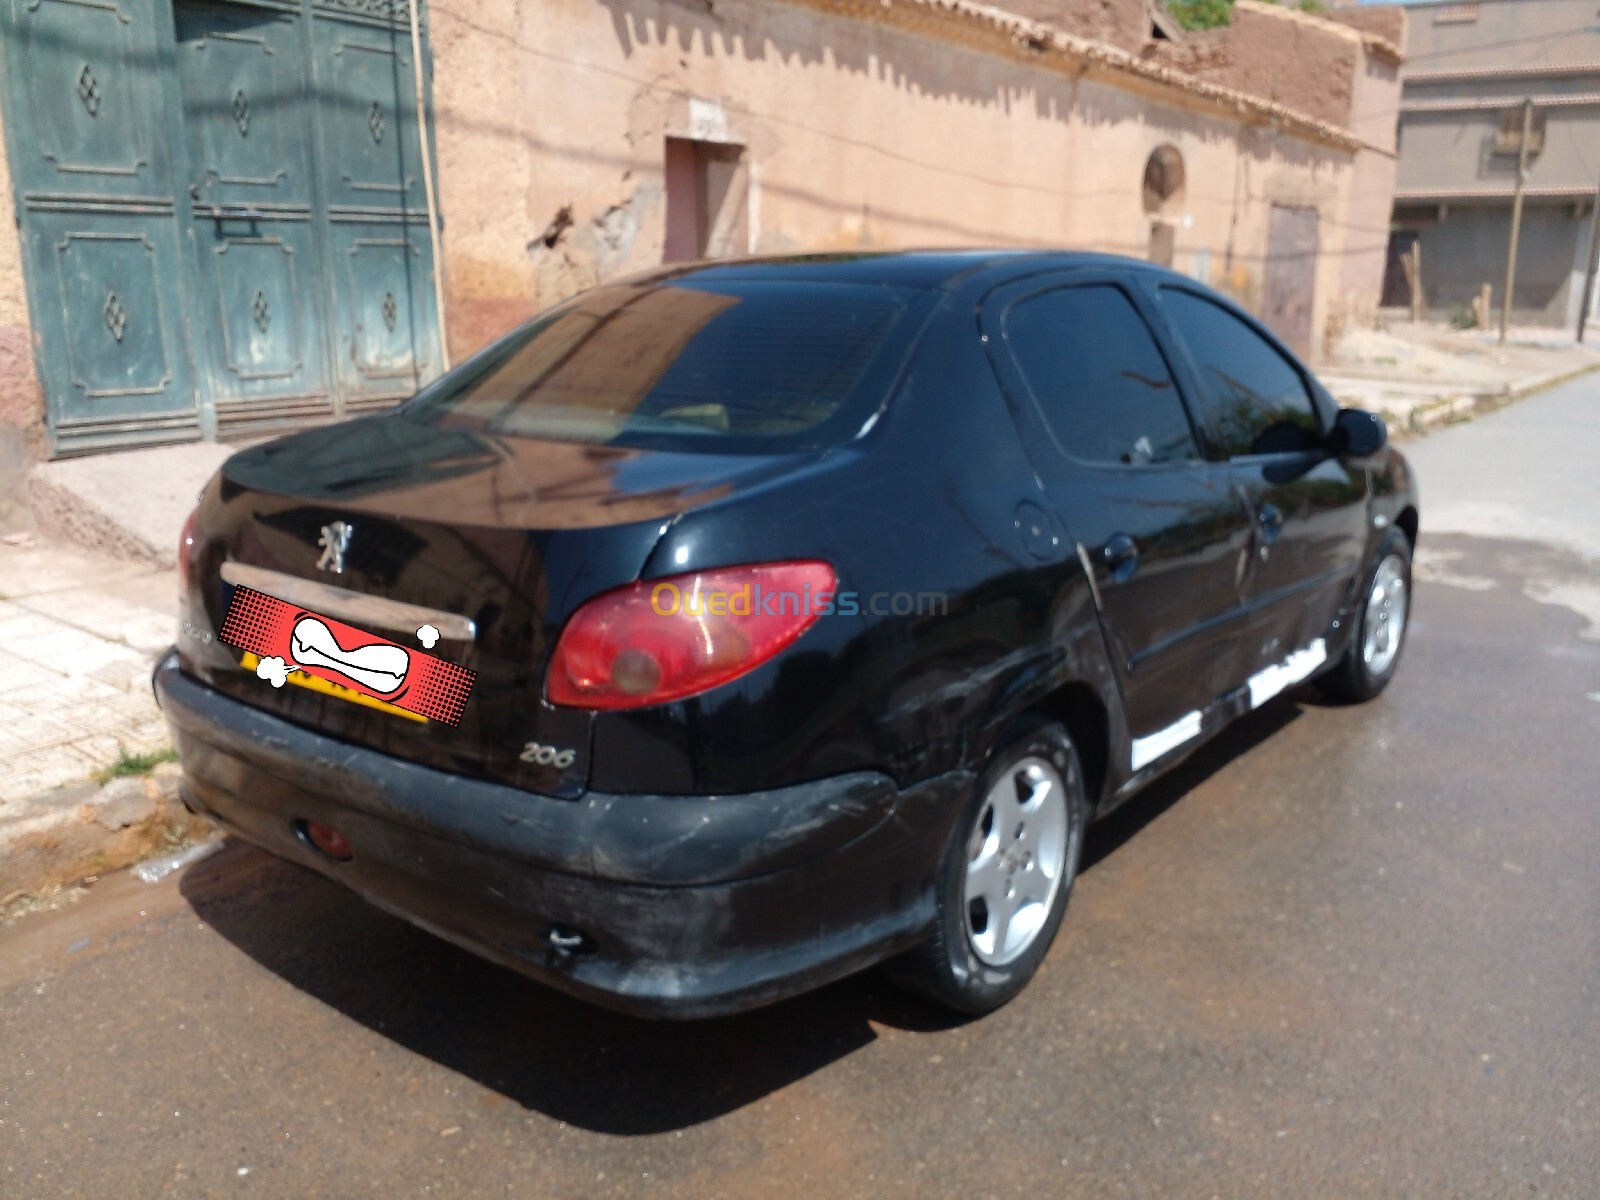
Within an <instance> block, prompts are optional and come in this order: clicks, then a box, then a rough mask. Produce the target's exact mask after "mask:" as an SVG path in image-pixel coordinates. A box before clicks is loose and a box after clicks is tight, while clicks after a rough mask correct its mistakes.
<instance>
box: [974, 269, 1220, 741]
mask: <svg viewBox="0 0 1600 1200" xmlns="http://www.w3.org/2000/svg"><path fill="white" fill-rule="evenodd" d="M1147 303H1148V301H1147V300H1146V299H1144V298H1142V297H1140V296H1139V295H1138V294H1137V292H1136V291H1134V290H1133V289H1130V288H1128V287H1126V286H1124V284H1123V283H1122V282H1121V280H1120V279H1119V277H1117V276H1115V275H1110V274H1107V275H1083V274H1074V275H1072V276H1068V277H1060V276H1058V277H1054V278H1050V279H1046V280H1044V281H1039V280H1033V281H1028V282H1025V283H1022V284H1018V285H1013V286H1012V287H1010V288H1007V289H1004V290H1002V291H1001V292H998V293H996V294H995V295H994V296H993V297H991V298H990V300H989V302H988V303H987V304H986V306H985V310H984V314H983V317H982V321H983V328H984V332H985V334H986V336H987V337H988V340H989V347H990V350H991V352H992V357H993V359H994V361H995V364H996V369H997V371H998V373H999V374H1000V377H1001V380H1002V382H1003V383H1004V384H1005V386H1006V390H1007V392H1008V393H1009V394H1010V396H1011V399H1012V410H1013V412H1014V413H1015V414H1016V415H1017V419H1018V423H1019V428H1020V431H1021V433H1022V437H1023V440H1024V442H1025V443H1026V445H1027V447H1028V450H1029V454H1030V457H1031V458H1032V461H1033V463H1034V468H1035V470H1036V471H1037V472H1038V474H1039V478H1040V481H1041V483H1042V484H1043V486H1044V489H1045V492H1046V494H1047V495H1048V498H1049V500H1050V501H1051V503H1052V505H1053V506H1054V508H1055V510H1056V512H1057V515H1058V516H1059V517H1060V519H1061V521H1062V522H1063V524H1064V525H1065V526H1066V528H1067V530H1068V536H1070V537H1071V538H1073V539H1074V541H1075V542H1076V544H1077V549H1078V553H1079V556H1080V558H1081V559H1082V561H1083V563H1084V568H1085V570H1086V571H1087V572H1089V574H1090V577H1091V579H1092V580H1093V581H1094V585H1095V589H1096V599H1097V602H1098V604H1099V607H1100V613H1101V619H1102V627H1103V629H1104V632H1105V635H1106V641H1107V644H1108V646H1109V647H1110V648H1111V651H1112V658H1113V659H1114V661H1115V662H1116V665H1117V669H1118V672H1119V675H1120V679H1119V682H1120V684H1121V688H1122V693H1123V700H1124V706H1125V708H1126V711H1127V715H1128V723H1129V727H1130V731H1131V733H1132V735H1133V737H1134V745H1133V754H1132V758H1133V761H1132V766H1133V768H1134V769H1135V770H1137V769H1139V768H1140V767H1142V766H1144V765H1145V764H1146V763H1147V762H1150V761H1152V760H1153V759H1155V758H1157V757H1159V756H1160V755H1161V754H1163V753H1165V752H1166V751H1167V750H1170V749H1175V748H1176V747H1178V746H1180V745H1182V744H1184V743H1185V742H1187V741H1189V740H1191V739H1192V738H1194V737H1197V736H1198V735H1199V732H1200V718H1201V714H1202V712H1203V711H1204V709H1205V708H1206V707H1207V706H1208V705H1209V704H1210V703H1211V702H1212V701H1213V700H1215V699H1216V698H1217V696H1218V695H1219V694H1220V693H1221V692H1222V691H1223V690H1225V689H1226V687H1227V686H1228V685H1229V682H1230V681H1229V680H1228V679H1227V678H1226V677H1225V674H1223V673H1219V672H1218V670H1217V666H1218V664H1217V661H1216V656H1215V655H1214V654H1213V652H1212V646H1213V644H1214V642H1215V641H1216V639H1217V638H1219V637H1221V636H1224V635H1225V633H1226V630H1227V629H1228V627H1229V625H1230V623H1231V621H1232V620H1233V619H1235V618H1236V617H1237V616H1238V615H1239V612H1240V606H1241V600H1242V593H1241V584H1242V572H1243V570H1244V565H1245V564H1244V559H1245V555H1246V553H1247V551H1248V544H1249V538H1250V534H1249V528H1248V525H1247V522H1246V518H1245V513H1244V510H1243V509H1242V507H1241V506H1240V505H1239V502H1238V499H1237V497H1236V495H1235V494H1234V492H1233V491H1232V489H1231V486H1230V482H1229V478H1228V468H1227V467H1226V466H1225V465H1222V464H1211V463H1208V462H1206V461H1205V460H1204V458H1203V456H1202V453H1201V450H1200V446H1199V442H1198V439H1197V438H1196V436H1195V431H1194V428H1193V425H1192V422H1191V418H1190V415H1189V413H1188V410H1187V408H1186V407H1185V404H1184V401H1183V398H1182V397H1181V396H1180V394H1179V391H1178V387H1177V385H1176V381H1175V378H1174V374H1173V371H1172V369H1171V367H1170V365H1169V363H1168V362H1167V360H1166V358H1165V357H1164V355H1163V353H1162V351H1161V349H1160V348H1159V346H1158V344H1157V342H1156V339H1155V337H1154V336H1153V335H1152V333H1151V330H1150V327H1149V325H1148V323H1147V321H1146V316H1145V306H1146V305H1147Z"/></svg>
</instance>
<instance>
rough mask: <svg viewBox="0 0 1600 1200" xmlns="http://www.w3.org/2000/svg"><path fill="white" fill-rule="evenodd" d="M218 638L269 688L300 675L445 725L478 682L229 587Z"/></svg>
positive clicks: (351, 629)
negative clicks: (230, 591) (243, 657)
mask: <svg viewBox="0 0 1600 1200" xmlns="http://www.w3.org/2000/svg"><path fill="white" fill-rule="evenodd" d="M217 640H218V641H221V642H224V643H226V644H227V645H229V646H233V647H234V648H236V649H239V650H243V651H244V652H245V655H246V661H245V663H244V666H246V667H247V668H253V669H254V670H255V672H256V674H257V675H259V676H260V677H261V678H262V679H265V680H267V681H268V682H269V683H271V684H272V686H273V687H282V686H283V685H284V684H285V683H286V682H293V683H300V682H302V679H297V678H295V676H296V675H300V676H302V677H309V679H305V682H307V683H309V682H310V681H311V680H316V681H319V682H322V683H323V684H324V686H323V687H317V688H315V690H317V691H329V692H333V693H334V694H338V693H339V691H341V690H348V691H353V692H356V693H358V694H359V696H363V697H370V700H371V701H376V702H378V703H376V704H375V705H373V706H374V707H379V708H384V709H391V710H393V709H398V710H400V711H401V712H402V713H403V714H414V715H415V716H418V717H426V718H428V719H431V720H434V721H443V722H444V723H445V724H447V725H456V724H459V723H460V721H461V712H462V710H463V709H464V708H465V707H466V703H467V697H468V696H470V695H471V694H472V685H473V684H474V683H475V682H476V681H477V678H478V676H477V673H476V672H474V671H469V670H467V669H466V668H465V667H459V666H457V665H456V664H455V663H449V662H445V661H444V660H443V659H442V658H435V657H434V656H433V655H431V654H425V653H423V652H422V651H421V650H413V649H411V648H410V647H408V646H401V645H398V644H396V643H395V642H391V641H389V640H388V639H387V638H381V637H379V636H378V635H376V634H373V633H368V632H367V631H366V630H364V629H357V628H356V627H355V626H354V625H346V624H345V623H344V622H343V621H335V620H334V619H333V618H332V617H324V616H322V615H321V614H319V613H314V612H311V611H309V610H307V609H303V608H297V607H295V606H294V605H293V604H286V603H284V602H283V601H282V600H279V599H277V598H275V597H273V596H269V595H267V594H266V593H265V592H258V591H256V590H255V589H253V588H248V587H239V588H235V589H234V593H233V600H232V602H231V603H230V604H229V605H228V615H227V617H226V618H225V619H224V620H223V622H222V631H221V632H220V633H219V634H218V635H217ZM252 658H253V659H254V660H255V661H253V662H252V661H250V660H251V659H252ZM326 684H334V685H336V688H329V687H326V686H325V685H326ZM346 698H348V699H356V697H355V696H349V697H346Z"/></svg>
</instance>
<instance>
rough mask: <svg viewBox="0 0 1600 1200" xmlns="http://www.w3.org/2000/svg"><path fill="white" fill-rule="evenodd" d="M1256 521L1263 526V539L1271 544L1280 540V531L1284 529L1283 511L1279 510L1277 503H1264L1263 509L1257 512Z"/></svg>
mask: <svg viewBox="0 0 1600 1200" xmlns="http://www.w3.org/2000/svg"><path fill="white" fill-rule="evenodd" d="M1256 522H1257V523H1258V524H1259V525H1260V526H1261V540H1262V541H1263V542H1265V543H1266V544H1267V545H1269V546H1270V545H1272V543H1273V542H1275V541H1277V540H1278V533H1279V532H1280V531H1281V530H1282V529H1283V513H1281V512H1279V511H1278V506H1277V505H1276V504H1263V505H1262V506H1261V511H1259V512H1258V513H1256Z"/></svg>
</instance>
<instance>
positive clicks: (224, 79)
mask: <svg viewBox="0 0 1600 1200" xmlns="http://www.w3.org/2000/svg"><path fill="white" fill-rule="evenodd" d="M174 15H175V18H176V28H177V59H178V83H179V89H180V92H181V94H182V97H183V118H184V132H185V134H186V137H185V150H186V152H187V156H188V163H189V181H188V192H189V205H188V207H189V212H190V216H191V219H192V220H191V226H190V238H191V240H192V242H193V244H194V252H195V259H196V263H195V267H196V279H195V282H196V284H197V285H198V286H197V287H196V289H195V292H196V301H197V304H196V308H197V312H196V315H197V317H198V318H199V320H198V322H197V328H198V329H199V331H200V332H201V341H202V345H201V347H200V353H199V357H200V361H201V362H202V364H203V365H204V367H205V371H206V376H207V379H208V380H209V382H210V387H211V395H212V400H213V403H214V404H215V407H216V413H217V425H218V429H219V431H220V432H221V433H223V434H224V435H239V434H241V433H255V432H264V431H267V430H270V429H274V428H279V427H282V426H284V425H287V424H291V423H300V422H303V421H305V420H308V419H316V418H319V417H320V418H323V419H326V418H328V417H331V416H332V415H333V412H334V402H333V398H332V396H331V395H330V392H329V378H328V376H329V372H328V369H327V343H326V339H325V336H324V330H323V324H324V321H323V312H324V307H325V301H324V298H323V295H324V282H323V271H322V268H321V264H320V261H319V247H318V244H317V237H316V225H315V213H316V204H315V195H314V180H313V174H312V161H313V160H312V154H311V149H310V146H309V143H308V139H307V137H306V131H307V128H308V122H307V119H306V108H305V105H306V101H307V89H306V85H305V71H304V48H303V44H302V33H301V26H300V23H301V20H302V18H301V17H300V16H298V15H297V14H295V13H293V12H284V11H280V10H277V9H272V8H263V7H258V6H255V5H244V4H216V3H198V2H195V0H179V3H178V4H177V5H176V6H175V10H174Z"/></svg>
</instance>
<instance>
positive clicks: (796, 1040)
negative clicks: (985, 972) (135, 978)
mask: <svg viewBox="0 0 1600 1200" xmlns="http://www.w3.org/2000/svg"><path fill="white" fill-rule="evenodd" d="M1296 715H1298V710H1297V709H1296V708H1295V707H1294V706H1292V705H1289V704H1279V705H1274V706H1272V708H1270V709H1267V710H1263V711H1262V712H1259V713H1255V714H1252V715H1251V716H1250V717H1248V718H1246V719H1244V720H1242V721H1240V722H1239V723H1237V724H1236V725H1235V726H1234V727H1233V728H1232V729H1229V730H1227V731H1225V732H1224V733H1223V734H1222V735H1221V736H1220V737H1219V738H1218V739H1217V740H1216V741H1214V742H1212V743H1210V744H1209V745H1207V746H1205V747H1203V748H1202V749H1201V750H1200V751H1199V752H1197V753H1196V754H1195V756H1194V757H1192V758H1191V759H1190V760H1189V761H1188V762H1187V763H1185V764H1184V765H1182V766H1181V767H1180V768H1178V769H1177V770H1176V771H1175V772H1174V773H1173V774H1172V775H1170V776H1168V777H1167V778H1166V779H1163V780H1161V781H1159V782H1157V783H1156V784H1154V785H1152V786H1151V787H1149V788H1147V789H1146V790H1145V791H1144V792H1143V793H1141V794H1140V795H1139V796H1137V797H1136V798H1134V799H1133V800H1131V801H1130V802H1129V803H1128V804H1126V805H1124V806H1123V807H1122V808H1121V809H1119V810H1118V811H1117V812H1116V813H1115V814H1113V815H1112V816H1110V817H1108V818H1107V819H1106V820H1105V821H1104V822H1102V823H1100V824H1099V825H1097V826H1096V827H1095V829H1094V831H1093V832H1092V833H1091V836H1090V839H1089V841H1088V843H1087V846H1086V855H1087V857H1086V860H1085V865H1086V868H1089V869H1092V866H1093V864H1094V863H1097V862H1099V861H1101V860H1103V859H1105V858H1106V857H1108V856H1109V855H1111V854H1113V853H1115V851H1116V850H1117V849H1118V848H1119V847H1120V846H1122V845H1123V844H1124V843H1126V842H1127V841H1128V840H1129V839H1130V838H1131V837H1132V836H1133V835H1134V834H1135V833H1136V832H1137V831H1138V830H1139V829H1140V828H1142V827H1143V826H1144V825H1145V824H1148V823H1149V822H1150V821H1153V820H1155V819H1156V818H1157V817H1158V816H1160V814H1161V813H1163V812H1165V811H1166V810H1167V809H1169V808H1170V807H1172V805H1174V804H1175V803H1177V801H1178V800H1180V799H1181V798H1182V797H1183V796H1184V795H1185V794H1187V793H1188V792H1189V791H1190V790H1191V789H1193V788H1194V787H1196V786H1197V785H1198V784H1200V783H1202V782H1203V781H1204V780H1205V779H1206V778H1207V777H1209V776H1210V775H1211V774H1212V773H1214V772H1215V771H1217V770H1219V769H1220V768H1221V767H1222V766H1224V765H1226V763H1228V762H1229V761H1231V760H1232V759H1233V758H1234V757H1236V756H1237V755H1239V754H1241V753H1244V752H1245V751H1248V750H1249V749H1251V748H1252V747H1254V746H1255V745H1256V744H1258V743H1259V742H1261V741H1262V740H1264V739H1266V738H1268V737H1270V736H1271V735H1272V734H1273V733H1275V732H1276V731H1277V730H1278V729H1280V728H1282V727H1283V726H1284V725H1286V724H1288V723H1289V722H1290V721H1292V720H1293V719H1294V717H1295V716H1296ZM181 888H182V891H183V895H184V896H185V898H186V899H187V900H188V902H189V903H190V905H191V906H192V907H193V909H194V911H195V913H196V914H197V915H198V916H199V917H200V918H201V919H202V920H203V921H205V922H206V923H207V924H209V925H210V926H211V927H212V928H213V929H215V930H216V931H217V932H218V933H219V934H221V935H222V936H223V937H224V938H226V939H227V940H228V941H229V942H231V943H232V944H233V945H235V946H237V947H238V948H239V949H240V950H242V951H243V952H244V953H245V954H246V955H248V956H249V957H250V958H251V959H253V960H254V961H256V962H257V963H259V964H261V965H262V966H263V967H265V968H266V969H267V970H269V971H271V972H272V973H273V974H275V975H277V976H279V977H280V978H282V979H284V980H285V981H287V982H288V983H290V984H291V985H293V986H294V987H295V988H297V989H298V990H300V991H301V992H303V993H305V994H307V995H309V996H311V997H313V998H314V999H316V1000H318V1001H320V1002H322V1003H323V1004H325V1005H327V1006H328V1007H330V1008H332V1009H334V1010H335V1011H337V1012H339V1013H341V1014H343V1015H344V1016H345V1017H348V1018H349V1019H350V1020H353V1021H356V1022H358V1023H360V1024H361V1025H363V1026H365V1027H367V1028H368V1029H370V1030H373V1031H375V1032H377V1033H378V1034H380V1035H381V1036H383V1037H385V1038H388V1039H391V1040H392V1041H393V1042H395V1043H396V1044H398V1045H400V1046H402V1047H404V1048H405V1049H406V1050H408V1051H410V1052H411V1053H413V1054H417V1055H420V1056H422V1057H424V1058H427V1059H430V1060H432V1061H433V1062H435V1063H438V1064H439V1065H441V1066H443V1067H446V1068H448V1069H449V1070H451V1071H454V1072H456V1073H458V1074H460V1075H464V1076H466V1077H467V1078H469V1079H472V1080H474V1081H476V1082H477V1083H479V1084H481V1085H482V1086H484V1087H486V1088H491V1089H493V1090H494V1091H496V1092H498V1093H500V1094H501V1095H503V1096H505V1097H507V1098H508V1099H510V1100H512V1101H514V1102H515V1103H517V1104H520V1105H522V1106H524V1107H525V1108H528V1109H530V1110H534V1111H537V1112H541V1113H544V1114H546V1115H548V1116H550V1117H552V1118H554V1119H556V1120H560V1121H565V1122H567V1123H568V1124H571V1125H574V1126H577V1127H579V1128H583V1129H589V1130H593V1131H596V1132H602V1133H609V1134H614V1135H619V1136H630V1135H641V1134H650V1133H660V1132H663V1131H667V1130H674V1129H681V1128H684V1127H687V1126H691V1125H695V1124H698V1123H701V1122H704V1121H707V1120H711V1119H713V1118H716V1117H719V1116H722V1115H724V1114H726V1113H728V1112H731V1111H734V1110H736V1109H739V1108H741V1107H743V1106H745V1105H748V1104H751V1103H753V1102H755V1101H757V1100H759V1099H761V1098H762V1097H764V1096H766V1095H768V1094H770V1093H772V1092H774V1091H777V1090H778V1089H780V1088H782V1087H785V1086H786V1085H788V1084H790V1083H793V1082H795V1081H797V1080H799V1079H803V1078H805V1077H806V1076H808V1075H810V1074H812V1073H813V1072H815V1071H818V1070H820V1069H822V1068H823V1067H826V1066H827V1065H829V1064H830V1063H833V1062H836V1061H838V1060H840V1059H843V1058H845V1057H847V1056H848V1055H850V1054H852V1053H854V1052H855V1051H857V1050H859V1049H861V1048H862V1047H863V1046H866V1045H868V1044H869V1043H871V1042H872V1041H873V1040H874V1039H875V1038H877V1037H878V1036H879V1034H878V1028H879V1027H889V1028H892V1029H896V1030H904V1031H910V1032H919V1031H932V1030H941V1029H949V1028H953V1027H955V1026H957V1025H959V1024H961V1023H963V1022H962V1019H961V1018H959V1017H956V1016H953V1015H951V1014H947V1013H945V1012H943V1011H942V1010H939V1009H936V1008H933V1007H931V1006H929V1005H927V1004H924V1003H922V1002H920V1001H918V1000H916V999H914V998H912V997H910V996H908V995H905V994H903V993H901V992H900V991H899V990H898V989H896V988H895V987H894V985H893V984H891V983H890V982H889V981H888V980H887V979H885V978H884V976H883V975H882V974H881V973H880V972H877V971H870V972H867V973H865V974H862V975H858V976H856V977H854V978H852V979H847V980H844V981H842V982H840V983H836V984H833V985H831V986H829V987H826V988H822V989H820V990H819V991H816V992H813V993H810V994H809V995H805V996H800V997H796V998H795V999H793V1000H788V1001H785V1002H783V1003H780V1004H776V1005H772V1006H771V1007H768V1008H764V1009H760V1010H758V1011H756V1012H751V1013H744V1014H740V1015H737V1016H732V1017H725V1018H721V1019H718V1020H712V1021H695V1022H682V1023H680V1022H659V1021H645V1020H638V1019H635V1018H631V1017H627V1016H623V1015H620V1014H617V1013H612V1012H608V1011H605V1010H603V1009H599V1008H595V1007H593V1006H592V1005H589V1004H585V1003H583V1002H581V1001H577V1000H574V999H571V998H569V997H567V996H565V995H563V994H561V993H559V992H556V991H554V990H552V989H550V988H547V987H545V986H543V985H541V984H538V983H535V982H533V981H532V980H529V979H525V978H523V977H522V976H520V975H517V974H516V973H514V972H512V971H509V970H506V969H503V968H501V967H498V966H495V965H494V964H491V963H489V962H486V961H484V960H482V959H479V958H477V957H476V956H475V955H472V954H469V953H467V952H465V951H462V950H459V949H457V948H455V947H454V946H451V945H449V944H448V943H446V942H443V941H440V940H439V939H437V938H435V937H432V936H431V935H429V934H427V933H424V932H422V931H420V930H418V929H415V928H413V927H412V926H411V925H409V924H407V923H406V922H404V921H402V920H400V919H398V918H396V917H393V916H390V915H388V914H386V913H383V912H380V911H379V910H377V909H375V908H373V907H371V906H370V905H368V904H367V903H366V902H364V901H363V900H361V899H360V898H359V897H357V896H356V895H355V894H353V893H351V892H348V891H346V890H345V889H343V888H341V887H339V886H338V885H336V884H334V883H331V882H329V881H328V880H325V879H323V878H322V877H321V876H319V875H315V874H312V873H311V872H308V871H305V870H303V869H302V868H299V867H296V866H293V865H291V864H289V863H286V862H282V861H279V860H277V859H275V858H272V857H270V856H268V855H266V854H264V853H261V852H260V851H257V850H254V849H253V848H251V847H249V846H247V845H245V844H243V843H240V842H236V841H235V842H230V844H229V847H228V849H227V850H226V851H225V852H224V853H223V854H221V855H218V856H216V858H214V859H212V860H210V861H209V862H207V863H205V864H202V865H201V866H200V867H197V868H196V869H194V870H192V871H190V872H189V873H188V874H187V875H186V876H185V878H184V879H183V881H182V883H181ZM308 1036H328V1034H327V1032H325V1031H324V1032H322V1033H316V1034H313V1033H311V1032H310V1031H309V1029H308Z"/></svg>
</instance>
